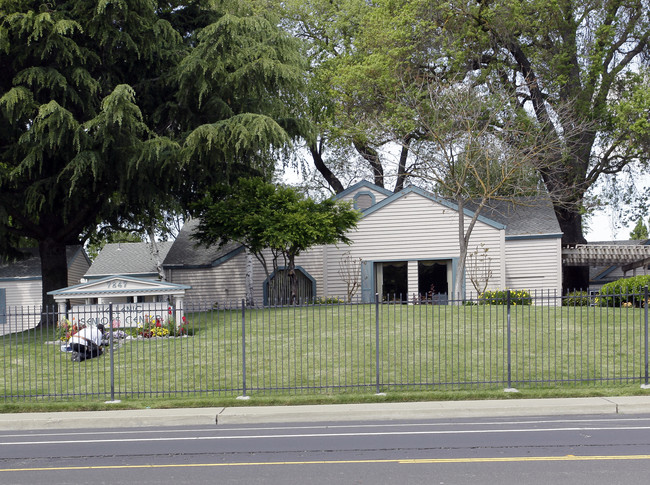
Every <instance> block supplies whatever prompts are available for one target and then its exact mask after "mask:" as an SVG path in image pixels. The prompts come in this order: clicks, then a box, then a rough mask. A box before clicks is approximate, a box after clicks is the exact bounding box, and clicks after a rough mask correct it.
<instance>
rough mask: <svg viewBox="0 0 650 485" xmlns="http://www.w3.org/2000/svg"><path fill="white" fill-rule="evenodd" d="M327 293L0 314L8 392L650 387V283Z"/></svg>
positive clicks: (105, 395) (85, 394)
mask: <svg viewBox="0 0 650 485" xmlns="http://www.w3.org/2000/svg"><path fill="white" fill-rule="evenodd" d="M320 301H321V303H318V304H303V305H297V306H277V307H266V308H246V307H245V306H244V305H243V303H242V304H240V305H234V306H232V305H224V306H223V307H217V308H204V307H200V306H191V305H187V304H186V306H185V308H183V309H178V308H167V307H166V305H163V306H160V305H158V306H156V307H144V306H143V305H131V306H129V305H107V306H105V307H93V308H90V307H73V308H72V309H71V310H70V311H69V312H68V313H67V314H66V315H58V314H56V311H52V312H49V311H47V312H41V311H40V309H38V308H33V309H26V308H11V309H9V310H8V311H7V313H6V314H5V315H3V318H2V320H0V321H1V322H3V323H1V324H0V332H1V335H0V362H1V363H2V367H3V375H2V377H1V378H0V388H1V389H2V391H0V395H2V396H3V399H4V401H5V402H11V401H21V400H45V399H50V400H52V399H61V400H69V399H73V398H74V399H77V398H87V399H104V400H107V399H111V400H116V399H125V398H138V397H169V396H248V395H261V394H266V395H269V394H287V393H292V394H296V393H305V394H306V393H332V392H376V393H380V392H390V391H400V390H460V389H503V388H531V387H542V386H556V387H557V386H572V387H580V386H619V385H629V384H640V385H644V386H645V385H648V377H649V376H648V301H649V299H648V290H647V288H646V289H645V290H644V292H642V293H639V294H630V295H613V296H612V297H611V298H606V297H603V296H583V297H580V298H575V297H572V298H566V297H561V296H558V295H551V294H543V295H542V294H535V295H532V297H531V298H530V299H521V298H519V297H518V296H517V295H514V294H510V293H509V292H508V293H505V294H504V296H503V298H500V297H499V298H493V299H490V300H489V301H486V300H462V301H460V300H454V299H443V300H440V299H437V300H436V301H437V302H440V301H445V302H446V304H433V303H435V302H432V301H426V300H419V301H416V302H414V301H409V302H401V301H400V299H399V298H391V299H390V301H386V302H380V301H379V300H377V301H376V302H375V303H374V304H352V303H342V302H339V301H336V300H330V301H329V302H327V303H322V301H324V300H320ZM80 309H81V310H80ZM39 321H43V322H48V321H49V322H58V325H36V326H34V325H35V322H39ZM99 321H102V322H104V323H105V324H106V327H107V332H106V335H105V338H106V342H105V343H106V345H105V352H104V354H103V355H102V356H100V357H98V358H94V359H90V360H87V361H85V362H73V361H72V359H71V354H70V352H69V348H68V346H67V343H66V341H65V339H66V331H67V332H70V331H72V330H73V329H72V328H66V327H72V326H74V325H76V326H79V325H80V324H84V323H86V324H96V323H97V322H99Z"/></svg>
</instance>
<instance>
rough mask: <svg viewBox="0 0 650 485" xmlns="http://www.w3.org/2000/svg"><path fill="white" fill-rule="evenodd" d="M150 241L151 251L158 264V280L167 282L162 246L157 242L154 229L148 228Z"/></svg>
mask: <svg viewBox="0 0 650 485" xmlns="http://www.w3.org/2000/svg"><path fill="white" fill-rule="evenodd" d="M147 232H148V234H149V240H150V241H151V249H152V255H153V259H154V262H155V263H156V272H157V273H158V278H159V279H160V281H167V278H165V269H164V268H163V262H162V260H161V259H160V246H158V243H157V242H156V235H155V234H154V232H153V227H150V228H148V230H147Z"/></svg>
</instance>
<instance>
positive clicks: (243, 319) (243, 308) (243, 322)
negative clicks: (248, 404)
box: [238, 299, 248, 399]
mask: <svg viewBox="0 0 650 485" xmlns="http://www.w3.org/2000/svg"><path fill="white" fill-rule="evenodd" d="M241 361H242V387H243V388H244V391H243V392H244V393H243V394H242V395H241V396H239V397H238V399H248V396H247V395H246V300H243V299H242V301H241Z"/></svg>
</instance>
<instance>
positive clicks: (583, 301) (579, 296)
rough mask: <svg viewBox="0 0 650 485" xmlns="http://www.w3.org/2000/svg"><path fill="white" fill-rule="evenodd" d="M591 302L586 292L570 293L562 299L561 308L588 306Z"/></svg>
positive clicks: (591, 299)
mask: <svg viewBox="0 0 650 485" xmlns="http://www.w3.org/2000/svg"><path fill="white" fill-rule="evenodd" d="M593 301H594V299H593V298H591V297H590V296H589V293H588V292H586V291H571V292H569V293H567V294H566V295H565V297H564V298H562V306H590V305H591V304H592V302H593Z"/></svg>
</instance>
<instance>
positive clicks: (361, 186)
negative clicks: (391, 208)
mask: <svg viewBox="0 0 650 485" xmlns="http://www.w3.org/2000/svg"><path fill="white" fill-rule="evenodd" d="M361 189H368V190H374V191H375V192H379V193H380V194H384V195H385V196H386V197H390V196H391V195H393V194H394V192H392V191H390V190H388V189H385V188H384V187H380V186H379V185H375V184H373V183H372V182H368V181H367V180H362V181H361V182H357V183H356V184H354V185H351V186H350V187H348V188H347V189H345V190H344V191H343V192H340V193H338V194H336V195H335V196H334V198H335V199H341V198H343V197H346V196H348V195H350V194H353V193H355V192H358V191H359V190H361Z"/></svg>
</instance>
